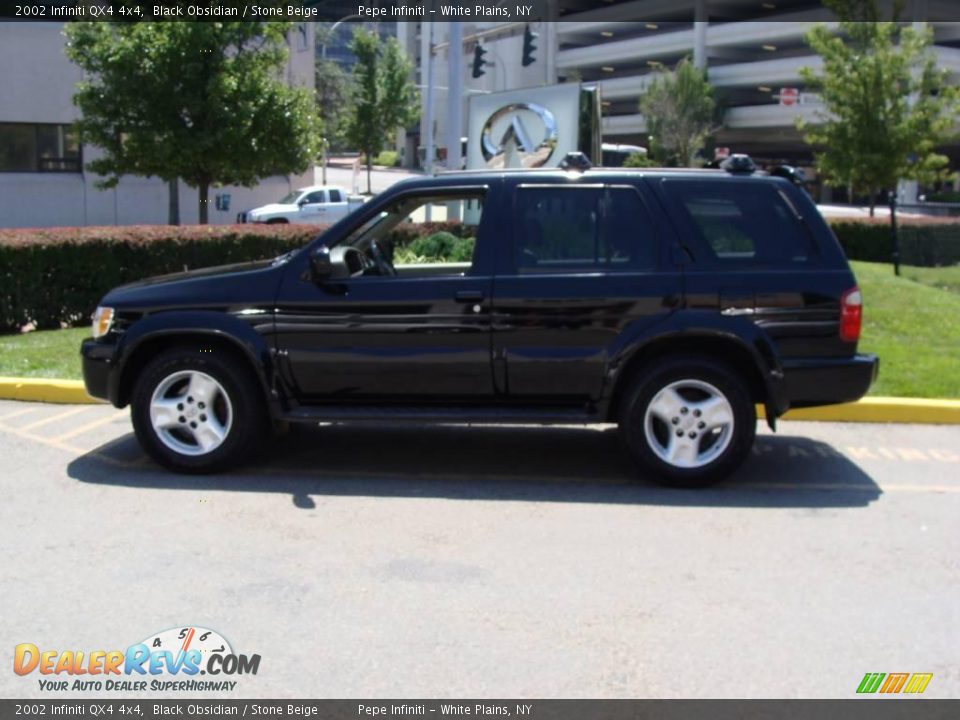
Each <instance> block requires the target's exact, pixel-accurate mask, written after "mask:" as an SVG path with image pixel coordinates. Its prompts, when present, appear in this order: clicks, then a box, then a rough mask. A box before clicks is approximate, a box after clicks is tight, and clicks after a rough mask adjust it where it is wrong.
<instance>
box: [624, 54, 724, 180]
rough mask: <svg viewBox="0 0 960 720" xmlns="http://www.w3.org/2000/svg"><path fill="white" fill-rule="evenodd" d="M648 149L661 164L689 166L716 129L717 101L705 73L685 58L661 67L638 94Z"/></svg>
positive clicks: (693, 162)
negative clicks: (671, 65) (672, 65)
mask: <svg viewBox="0 0 960 720" xmlns="http://www.w3.org/2000/svg"><path fill="white" fill-rule="evenodd" d="M639 105H640V112H641V113H642V114H643V117H644V119H645V120H646V122H647V132H648V133H649V134H650V151H651V153H652V154H653V156H654V157H655V158H656V159H657V160H659V161H660V162H662V163H663V164H664V165H665V166H681V167H692V166H693V165H694V164H695V163H696V157H697V153H699V152H700V151H701V150H702V149H703V147H704V145H705V144H706V142H707V138H708V137H710V135H711V134H712V133H713V132H715V131H716V129H717V123H716V121H715V117H716V110H717V102H716V100H715V98H714V96H713V88H712V87H711V85H710V83H709V82H708V81H707V76H706V73H705V72H704V71H703V70H700V69H698V68H696V67H694V65H693V63H691V62H690V60H689V58H684V59H683V60H681V61H680V62H679V63H678V64H677V66H676V68H674V69H673V70H672V71H671V70H665V69H661V70H660V71H659V72H658V73H657V74H656V76H655V77H654V78H653V80H652V81H651V83H650V84H649V85H648V86H647V89H646V90H644V92H643V94H642V95H641V96H640V103H639Z"/></svg>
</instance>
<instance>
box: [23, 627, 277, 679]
mask: <svg viewBox="0 0 960 720" xmlns="http://www.w3.org/2000/svg"><path fill="white" fill-rule="evenodd" d="M259 669H260V656H259V655H242V654H238V653H235V652H234V651H233V648H232V647H231V646H230V643H229V642H227V640H226V639H225V638H224V637H223V636H222V635H220V634H219V633H217V632H216V631H214V630H210V629H208V628H202V627H180V628H171V629H170V630H164V631H163V632H159V633H155V634H153V635H151V636H149V637H148V638H146V639H145V640H143V641H141V642H138V643H134V644H133V645H130V646H129V647H127V649H126V650H62V651H61V650H50V649H41V648H39V647H38V646H37V645H34V644H33V643H20V644H19V645H17V646H16V648H15V649H14V654H13V671H14V672H15V673H16V674H17V675H22V676H29V675H32V674H33V673H37V674H38V675H40V676H41V677H39V678H37V682H38V683H39V686H40V689H41V690H46V691H53V692H56V691H72V690H95V691H101V690H108V691H120V692H135V691H141V690H155V691H156V690H158V691H163V692H196V691H224V690H233V689H235V688H236V686H237V682H238V681H237V680H233V679H230V678H233V677H236V676H238V675H256V674H257V671H258V670H259ZM68 676H72V679H67V678H68ZM199 676H204V677H203V678H202V679H201V678H200V677H199Z"/></svg>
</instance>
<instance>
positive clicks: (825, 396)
mask: <svg viewBox="0 0 960 720" xmlns="http://www.w3.org/2000/svg"><path fill="white" fill-rule="evenodd" d="M879 372H880V359H879V358H878V357H877V356H876V355H874V354H872V353H870V354H861V355H854V356H853V357H850V358H836V359H833V358H830V359H827V358H816V359H810V360H795V361H790V362H785V363H784V365H783V385H782V387H783V399H784V401H785V403H786V405H787V406H788V407H794V408H799V407H813V406H816V405H835V404H838V403H845V402H854V401H855V400H859V399H860V398H862V397H863V396H864V395H866V394H867V391H868V390H869V389H870V386H871V385H872V384H873V383H874V381H875V380H876V379H877V375H878V373H879Z"/></svg>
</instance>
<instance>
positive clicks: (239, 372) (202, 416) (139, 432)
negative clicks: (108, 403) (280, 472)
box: [131, 348, 267, 473]
mask: <svg viewBox="0 0 960 720" xmlns="http://www.w3.org/2000/svg"><path fill="white" fill-rule="evenodd" d="M131 404H132V412H131V414H132V418H133V428H134V431H135V433H136V436H137V440H138V441H139V442H140V445H141V446H142V447H143V449H144V450H145V451H146V452H147V454H148V455H150V457H152V458H153V459H154V460H156V461H157V462H158V463H160V464H161V465H163V466H165V467H167V468H170V469H171V470H175V471H177V472H185V473H209V472H218V471H220V470H224V469H226V468H227V467H229V466H231V465H234V464H236V463H237V462H239V461H240V460H242V459H243V458H244V457H246V456H247V455H248V454H249V453H250V452H251V451H252V450H253V449H254V448H255V447H256V446H257V445H258V444H259V443H260V441H261V440H262V437H263V435H264V433H265V432H267V430H266V427H267V423H266V422H265V421H266V417H265V410H264V407H263V399H262V396H261V395H260V392H259V383H258V382H257V380H256V378H255V377H253V373H252V372H251V371H250V370H249V369H248V368H247V367H245V366H244V365H243V364H242V363H241V362H239V361H238V360H237V359H236V358H235V357H233V356H231V355H229V354H227V353H223V352H219V351H218V350H216V349H206V350H205V351H204V352H201V351H200V350H194V349H187V348H184V349H178V350H172V351H168V352H166V353H163V354H162V355H160V356H159V357H157V358H156V359H154V360H153V361H152V362H150V363H149V364H148V365H147V366H146V367H145V368H144V369H143V372H142V373H141V375H140V378H139V380H138V381H137V384H136V387H135V389H134V394H133V399H132V403H131Z"/></svg>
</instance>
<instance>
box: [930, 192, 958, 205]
mask: <svg viewBox="0 0 960 720" xmlns="http://www.w3.org/2000/svg"><path fill="white" fill-rule="evenodd" d="M927 202H940V203H960V192H954V191H945V192H935V193H928V194H927Z"/></svg>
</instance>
